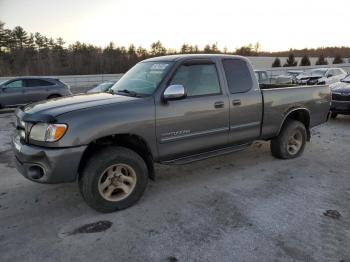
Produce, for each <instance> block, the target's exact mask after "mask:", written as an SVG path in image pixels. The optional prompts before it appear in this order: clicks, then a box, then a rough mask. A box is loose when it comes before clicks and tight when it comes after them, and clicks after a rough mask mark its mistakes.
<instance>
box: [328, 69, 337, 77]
mask: <svg viewBox="0 0 350 262" xmlns="http://www.w3.org/2000/svg"><path fill="white" fill-rule="evenodd" d="M336 75H337V72H336V70H334V69H330V70H328V73H327V76H336Z"/></svg>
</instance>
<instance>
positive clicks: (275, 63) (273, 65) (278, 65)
mask: <svg viewBox="0 0 350 262" xmlns="http://www.w3.org/2000/svg"><path fill="white" fill-rule="evenodd" d="M281 66H282V65H281V60H280V59H279V58H278V57H276V58H275V60H274V61H273V63H272V67H281Z"/></svg>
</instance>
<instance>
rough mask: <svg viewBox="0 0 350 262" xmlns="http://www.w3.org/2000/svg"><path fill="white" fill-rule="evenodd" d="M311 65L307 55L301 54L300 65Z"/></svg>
mask: <svg viewBox="0 0 350 262" xmlns="http://www.w3.org/2000/svg"><path fill="white" fill-rule="evenodd" d="M309 65H311V62H310V59H309V57H308V56H307V55H303V58H302V59H301V61H300V66H309Z"/></svg>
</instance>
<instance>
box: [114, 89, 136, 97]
mask: <svg viewBox="0 0 350 262" xmlns="http://www.w3.org/2000/svg"><path fill="white" fill-rule="evenodd" d="M117 93H118V94H120V93H124V94H128V95H131V96H138V94H137V93H136V92H135V91H130V90H128V89H122V90H117Z"/></svg>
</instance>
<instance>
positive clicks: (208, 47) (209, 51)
mask: <svg viewBox="0 0 350 262" xmlns="http://www.w3.org/2000/svg"><path fill="white" fill-rule="evenodd" d="M203 51H204V53H206V54H210V53H211V48H210V45H205V47H204V49H203Z"/></svg>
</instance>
